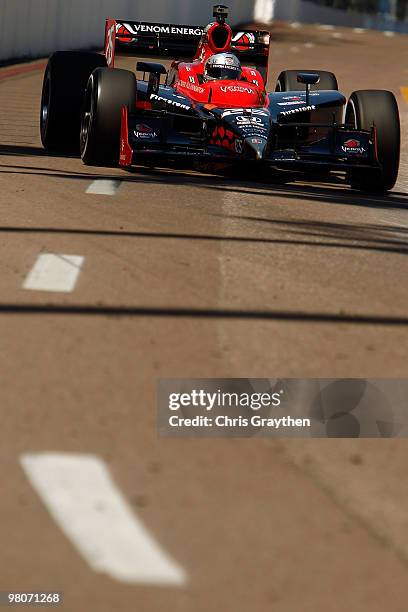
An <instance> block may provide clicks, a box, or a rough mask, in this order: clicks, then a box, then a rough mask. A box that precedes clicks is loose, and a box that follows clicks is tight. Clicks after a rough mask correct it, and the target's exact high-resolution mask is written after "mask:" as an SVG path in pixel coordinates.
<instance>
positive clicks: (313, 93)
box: [278, 91, 320, 104]
mask: <svg viewBox="0 0 408 612" xmlns="http://www.w3.org/2000/svg"><path fill="white" fill-rule="evenodd" d="M319 95H320V94H319V92H318V91H309V96H319ZM305 97H306V94H303V97H301V96H283V98H282V100H299V101H300V102H301V101H302V100H304V99H305ZM278 104H279V102H278Z"/></svg>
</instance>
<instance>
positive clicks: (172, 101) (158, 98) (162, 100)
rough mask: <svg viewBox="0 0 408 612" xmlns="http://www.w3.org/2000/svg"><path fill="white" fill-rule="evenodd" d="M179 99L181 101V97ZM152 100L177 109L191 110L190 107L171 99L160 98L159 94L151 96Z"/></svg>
mask: <svg viewBox="0 0 408 612" xmlns="http://www.w3.org/2000/svg"><path fill="white" fill-rule="evenodd" d="M177 97H178V98H179V99H180V96H177ZM150 99H151V100H154V101H155V102H163V103H164V104H169V105H170V106H175V107H176V108H182V109H184V110H190V108H191V107H190V106H187V104H182V103H181V102H177V101H176V100H171V99H170V98H163V96H158V95H157V94H151V96H150ZM182 99H184V98H182Z"/></svg>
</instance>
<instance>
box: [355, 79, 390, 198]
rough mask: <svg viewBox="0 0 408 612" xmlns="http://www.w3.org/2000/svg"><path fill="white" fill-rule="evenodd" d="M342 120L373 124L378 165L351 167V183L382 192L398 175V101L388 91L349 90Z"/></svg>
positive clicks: (357, 125) (367, 126)
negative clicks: (351, 91)
mask: <svg viewBox="0 0 408 612" xmlns="http://www.w3.org/2000/svg"><path fill="white" fill-rule="evenodd" d="M346 124H347V125H350V126H352V127H353V128H355V129H357V130H371V129H372V127H373V126H375V132H376V143H375V146H376V149H377V157H378V161H379V162H380V166H381V168H380V169H377V168H373V169H369V170H366V169H358V168H356V169H355V170H354V169H353V170H352V171H351V172H350V175H349V178H350V183H351V186H352V187H354V188H356V189H359V190H361V191H369V192H377V193H381V192H385V191H389V190H390V189H392V188H393V187H394V185H395V183H396V181H397V178H398V170H399V160H400V143H401V133H400V132H401V128H400V119H399V112H398V105H397V101H396V99H395V96H394V94H393V93H391V92H390V91H383V90H375V89H367V90H360V91H355V92H354V93H352V94H351V96H350V100H349V102H348V104H347V108H346Z"/></svg>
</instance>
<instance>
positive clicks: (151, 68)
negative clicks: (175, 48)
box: [136, 62, 167, 74]
mask: <svg viewBox="0 0 408 612" xmlns="http://www.w3.org/2000/svg"><path fill="white" fill-rule="evenodd" d="M136 70H140V72H155V73H156V74H167V70H166V68H165V67H164V66H163V64H155V63H154V62H137V64H136Z"/></svg>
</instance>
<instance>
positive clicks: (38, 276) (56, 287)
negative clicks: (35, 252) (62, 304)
mask: <svg viewBox="0 0 408 612" xmlns="http://www.w3.org/2000/svg"><path fill="white" fill-rule="evenodd" d="M84 261H85V258H84V257H81V256H80V255H58V254H54V253H42V254H41V255H39V256H38V257H37V260H36V262H35V264H34V266H33V267H32V268H31V270H30V272H29V273H28V275H27V277H26V279H25V281H24V283H23V289H29V290H31V291H56V292H60V293H70V292H71V291H73V290H74V288H75V285H76V282H77V280H78V276H79V273H80V271H81V266H82V264H83V263H84Z"/></svg>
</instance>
